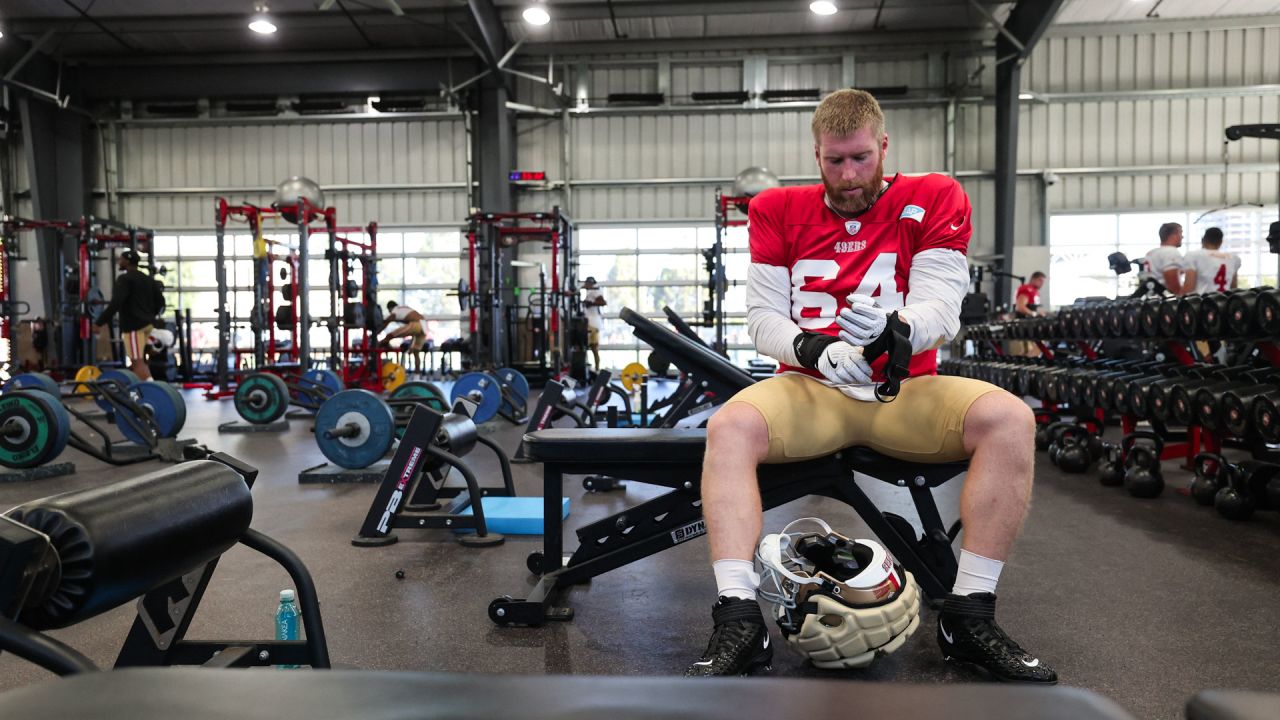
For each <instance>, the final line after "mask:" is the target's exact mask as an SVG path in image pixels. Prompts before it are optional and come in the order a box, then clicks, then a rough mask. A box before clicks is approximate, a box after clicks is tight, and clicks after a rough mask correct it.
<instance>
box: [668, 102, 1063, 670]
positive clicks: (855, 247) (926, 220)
mask: <svg viewBox="0 0 1280 720" xmlns="http://www.w3.org/2000/svg"><path fill="white" fill-rule="evenodd" d="M812 127H813V138H814V150H815V155H816V159H817V163H818V167H819V169H820V170H821V174H822V183H821V184H819V185H807V186H797V187H783V188H775V189H771V190H766V191H764V192H763V193H761V194H759V195H757V196H756V197H755V198H754V199H753V200H752V201H751V205H750V208H749V212H748V217H749V219H750V230H749V233H750V247H751V265H750V269H749V270H748V276H747V322H748V329H749V331H750V333H751V337H752V340H753V341H754V343H755V345H756V348H757V350H758V351H759V352H760V354H762V355H767V356H769V357H772V358H774V359H776V360H777V361H778V362H779V363H780V366H781V367H780V371H781V374H779V375H777V376H775V377H771V378H769V379H767V380H764V381H762V382H759V383H756V384H755V385H752V386H751V387H749V388H747V389H745V390H743V391H742V392H740V393H738V394H737V395H736V396H734V397H733V398H732V399H731V400H730V401H729V402H727V403H726V404H725V406H724V407H723V408H721V409H720V410H719V412H717V413H716V414H715V415H714V416H713V417H712V419H711V421H710V424H709V425H708V428H707V448H706V459H705V464H704V466H703V473H702V500H703V513H704V516H705V518H706V523H707V533H708V535H709V538H710V545H711V559H712V567H713V569H714V572H715V578H716V586H717V591H718V595H719V599H718V601H717V602H716V604H715V606H714V608H713V610H712V618H713V622H714V625H715V629H714V632H713V633H712V636H711V640H710V642H709V643H708V645H707V649H706V652H705V653H704V654H703V655H702V658H701V659H699V660H698V661H697V662H695V663H694V664H692V665H691V666H690V667H689V669H688V671H687V672H686V674H688V675H739V674H743V673H747V672H749V671H751V670H752V669H753V668H755V667H761V666H764V665H767V664H768V663H769V660H770V659H771V657H772V653H773V649H772V647H771V646H770V644H769V641H768V639H769V631H768V628H767V626H766V625H765V620H764V617H763V615H762V613H761V612H760V608H759V606H758V604H757V601H756V593H757V589H758V587H759V582H760V578H759V576H758V575H757V574H756V573H755V571H754V567H753V563H752V558H753V556H754V554H755V550H756V543H757V541H758V540H759V538H760V534H761V531H762V522H763V519H762V513H761V504H760V492H759V487H758V485H757V478H756V467H757V466H758V465H759V464H760V463H785V462H795V461H800V460H805V459H810V458H818V457H822V456H826V455H830V454H832V453H835V452H837V451H839V450H840V449H842V448H846V447H850V446H855V445H857V446H864V447H868V448H870V449H872V450H875V451H876V452H879V453H882V454H884V455H887V456H890V457H893V458H898V459H901V460H905V461H912V462H937V463H943V462H956V461H962V460H966V459H967V460H968V461H969V472H968V475H967V478H966V480H965V483H964V489H963V491H962V494H961V496H960V517H961V520H962V522H963V526H964V541H963V544H962V550H961V553H960V561H959V573H958V576H957V578H956V582H955V585H954V587H953V588H952V590H951V594H950V595H948V596H947V597H946V599H945V602H944V605H943V607H942V610H941V612H940V613H939V615H938V630H937V638H938V644H939V645H940V646H941V648H942V654H943V656H944V657H947V658H950V659H954V660H957V661H964V662H966V663H969V664H972V665H974V666H977V667H979V668H982V669H984V670H986V671H987V672H988V673H990V675H991V676H994V677H995V678H996V679H999V680H1004V681H1011V682H1028V683H1042V684H1044V683H1055V682H1057V674H1056V673H1055V672H1054V671H1053V670H1051V669H1049V668H1048V667H1046V666H1045V665H1044V664H1043V663H1042V662H1041V661H1040V660H1039V659H1037V658H1036V657H1035V656H1034V655H1032V654H1031V653H1029V652H1027V651H1026V650H1024V649H1023V648H1022V647H1020V646H1019V645H1018V643H1016V642H1014V640H1013V639H1012V638H1010V637H1009V636H1008V635H1007V634H1005V632H1004V631H1003V630H1001V628H1000V626H999V625H998V624H996V620H995V609H996V595H995V590H996V582H997V580H998V579H999V577H1000V571H1001V569H1002V568H1003V566H1004V561H1005V559H1006V558H1007V557H1008V556H1009V552H1010V549H1011V548H1012V546H1013V542H1014V540H1015V539H1016V538H1017V536H1018V532H1019V530H1020V529H1021V526H1022V522H1023V518H1024V516H1025V515H1026V511H1027V506H1028V504H1029V502H1030V499H1031V483H1032V464H1033V451H1034V439H1033V435H1034V430H1035V422H1034V419H1033V416H1032V411H1031V409H1030V408H1029V407H1028V406H1027V405H1026V404H1025V403H1023V402H1022V401H1021V400H1020V399H1018V398H1016V397H1014V396H1013V395H1010V394H1009V393H1007V392H1005V391H1003V390H1001V389H999V388H996V387H995V386H993V385H989V384H987V383H984V382H980V381H977V380H972V379H966V378H959V377H943V376H939V375H937V372H936V367H937V351H936V348H937V347H938V346H939V345H941V344H942V343H944V342H946V341H948V340H950V339H951V338H952V337H954V336H955V334H956V333H957V332H958V331H959V329H960V302H961V299H962V298H963V297H964V295H965V292H966V291H967V290H968V287H969V271H968V267H967V262H966V258H965V253H966V250H967V248H968V245H969V237H970V234H971V232H972V227H971V218H970V207H969V199H968V197H967V196H966V195H965V193H964V190H963V189H962V188H961V187H960V184H959V183H958V182H956V181H955V180H954V179H952V178H950V177H947V176H945V175H938V174H929V175H922V176H905V175H902V174H896V175H892V176H889V177H886V176H885V175H884V160H885V157H886V153H887V151H888V148H889V136H888V135H887V134H886V133H885V125H884V114H883V113H882V111H881V109H880V106H879V104H878V103H877V102H876V100H875V98H873V97H872V96H871V95H870V94H868V93H866V92H862V91H858V90H840V91H837V92H835V93H832V94H831V95H829V96H827V98H826V99H825V100H823V101H822V103H821V104H820V105H819V106H818V108H817V110H816V111H815V113H814V116H813V124H812ZM895 332H896V333H898V334H899V335H900V336H902V337H903V338H906V339H909V341H910V345H911V348H910V350H911V353H912V354H913V355H912V357H911V359H910V363H909V369H910V377H909V378H908V379H906V380H905V381H903V382H902V383H901V388H900V391H899V392H898V393H897V395H896V397H894V398H889V397H885V396H884V395H882V394H881V393H880V390H879V388H878V386H879V385H880V384H881V383H882V382H884V381H885V380H886V377H885V374H884V365H885V362H886V360H888V359H889V358H888V357H887V356H885V355H884V354H882V351H883V348H884V346H885V344H886V342H887V341H888V340H889V339H891V338H893V337H896V336H894V335H892V333H895ZM864 352H866V354H867V355H869V356H871V357H873V358H875V359H874V362H871V363H868V362H867V361H866V359H864ZM889 399H892V402H880V401H878V400H889Z"/></svg>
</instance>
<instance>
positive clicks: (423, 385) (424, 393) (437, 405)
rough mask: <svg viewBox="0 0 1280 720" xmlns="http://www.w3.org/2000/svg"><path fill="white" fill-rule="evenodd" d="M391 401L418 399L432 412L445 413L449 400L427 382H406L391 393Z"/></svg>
mask: <svg viewBox="0 0 1280 720" xmlns="http://www.w3.org/2000/svg"><path fill="white" fill-rule="evenodd" d="M388 397H390V398H391V399H392V400H399V399H402V398H419V399H421V400H422V402H423V404H425V405H426V406H427V407H429V408H431V409H432V410H435V411H438V412H442V413H447V412H449V400H448V398H446V397H445V394H444V392H442V391H441V390H440V388H438V387H436V386H435V385H434V384H432V383H429V382H407V383H403V384H401V385H400V387H398V388H396V389H395V390H392V391H391V395H389V396H388Z"/></svg>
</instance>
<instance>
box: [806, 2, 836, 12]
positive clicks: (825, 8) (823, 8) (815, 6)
mask: <svg viewBox="0 0 1280 720" xmlns="http://www.w3.org/2000/svg"><path fill="white" fill-rule="evenodd" d="M838 9H839V8H837V7H836V4H835V3H833V2H831V0H813V2H811V3H809V10H810V11H812V12H813V14H814V15H835V14H836V10H838Z"/></svg>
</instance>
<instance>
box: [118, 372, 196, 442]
mask: <svg viewBox="0 0 1280 720" xmlns="http://www.w3.org/2000/svg"><path fill="white" fill-rule="evenodd" d="M129 397H131V398H132V399H133V401H134V402H135V403H137V404H139V405H141V406H142V409H143V411H144V412H145V413H146V415H147V417H145V418H142V423H143V424H145V423H148V422H150V423H152V424H153V425H154V426H155V429H156V437H158V438H173V437H178V433H179V432H181V431H182V426H183V425H184V424H186V422H187V403H186V402H185V401H184V400H183V399H182V395H181V394H180V393H179V392H178V391H177V390H175V389H173V386H171V385H169V384H168V383H162V382H155V381H154V380H146V381H143V382H138V383H134V384H133V385H132V386H131V387H130V388H129ZM124 412H127V411H122V412H121V414H123V413H124ZM116 427H118V428H120V432H121V433H123V434H124V439H125V440H128V441H129V442H132V443H137V444H139V445H147V444H148V438H147V437H145V436H144V435H142V434H140V433H139V432H138V431H137V430H135V429H134V427H133V425H131V424H129V423H128V422H126V421H125V420H124V419H122V418H120V417H119V416H117V417H116Z"/></svg>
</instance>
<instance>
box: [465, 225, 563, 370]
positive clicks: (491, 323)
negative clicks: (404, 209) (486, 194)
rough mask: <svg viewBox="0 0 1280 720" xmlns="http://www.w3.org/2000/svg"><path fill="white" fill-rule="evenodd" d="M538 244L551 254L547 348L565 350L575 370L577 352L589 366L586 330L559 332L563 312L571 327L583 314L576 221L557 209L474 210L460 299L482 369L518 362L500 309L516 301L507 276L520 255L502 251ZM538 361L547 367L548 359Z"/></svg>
mask: <svg viewBox="0 0 1280 720" xmlns="http://www.w3.org/2000/svg"><path fill="white" fill-rule="evenodd" d="M534 241H536V242H545V243H547V247H548V248H549V249H550V250H551V263H550V264H551V288H550V291H549V297H550V301H549V302H548V303H547V306H548V309H549V311H550V334H549V336H548V337H549V339H550V343H549V345H550V347H551V348H552V350H553V351H557V350H560V351H562V350H563V349H566V348H567V349H568V350H569V352H570V365H571V366H572V364H573V352H574V351H575V350H576V351H577V352H578V353H579V354H580V355H581V356H582V357H583V361H584V362H585V357H586V355H585V353H586V337H585V336H586V332H585V330H583V331H582V332H580V333H575V332H572V328H566V330H567V331H568V332H562V330H561V323H560V320H561V314H563V315H564V317H565V320H566V322H568V323H570V324H572V322H573V321H574V320H579V319H582V318H583V317H584V316H583V314H582V300H581V298H579V297H578V261H577V257H576V252H577V251H576V248H575V246H574V243H573V221H572V220H571V219H570V218H569V216H568V215H567V214H565V213H564V212H563V211H562V210H561V209H560V207H559V206H558V205H557V206H554V207H552V209H551V211H550V212H524V213H516V212H508V213H494V212H476V213H473V214H471V215H470V216H468V217H467V281H466V282H465V283H459V288H458V300H459V303H460V304H461V306H462V309H463V310H466V311H469V315H470V317H469V323H468V329H469V331H470V333H471V337H470V344H471V355H472V359H473V360H474V361H475V362H476V363H477V364H478V365H479V366H481V367H487V366H492V367H500V366H503V365H507V366H510V365H513V364H514V363H513V362H512V360H513V358H512V354H513V352H512V348H511V345H510V343H505V342H503V326H504V315H503V313H502V312H501V309H502V306H503V305H504V304H507V303H512V302H514V296H513V293H512V288H513V287H514V283H510V284H508V278H507V274H508V271H509V268H510V261H511V260H512V259H514V256H518V253H519V251H518V250H517V251H516V253H515V254H514V256H513V257H511V258H508V257H505V254H504V250H505V249H506V248H516V247H518V246H519V244H520V243H524V242H534ZM481 288H483V290H482V289H481ZM545 295H546V294H545V293H544V296H545ZM578 335H582V337H581V338H579V337H577V336H578ZM539 360H540V364H542V365H545V359H543V358H540V359H539ZM561 364H563V362H562V363H561Z"/></svg>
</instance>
